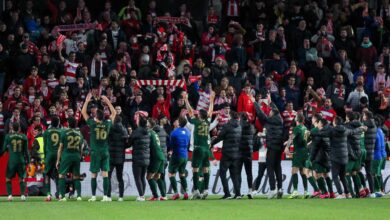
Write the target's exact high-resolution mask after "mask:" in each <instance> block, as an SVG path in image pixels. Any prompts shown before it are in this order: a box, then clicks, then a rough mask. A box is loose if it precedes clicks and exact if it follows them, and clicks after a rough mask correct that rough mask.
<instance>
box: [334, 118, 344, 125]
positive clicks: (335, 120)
mask: <svg viewBox="0 0 390 220" xmlns="http://www.w3.org/2000/svg"><path fill="white" fill-rule="evenodd" d="M343 121H344V120H343V118H342V117H340V116H336V118H335V119H334V122H335V124H336V125H341V124H342V123H343Z"/></svg>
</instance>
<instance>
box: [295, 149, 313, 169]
mask: <svg viewBox="0 0 390 220" xmlns="http://www.w3.org/2000/svg"><path fill="white" fill-rule="evenodd" d="M308 158H309V154H308V151H307V149H306V148H304V149H297V150H296V151H295V152H294V154H293V159H292V167H298V168H306V160H307V159H308Z"/></svg>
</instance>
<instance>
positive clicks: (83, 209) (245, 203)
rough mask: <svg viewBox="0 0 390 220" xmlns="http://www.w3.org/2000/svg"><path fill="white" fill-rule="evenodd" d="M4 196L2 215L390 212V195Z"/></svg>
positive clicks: (349, 215) (237, 217) (370, 215)
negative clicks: (143, 198) (147, 199)
mask: <svg viewBox="0 0 390 220" xmlns="http://www.w3.org/2000/svg"><path fill="white" fill-rule="evenodd" d="M6 200H7V199H6V197H0V219H7V220H12V219H23V220H27V219H33V220H35V219H42V220H43V219H44V220H46V219H53V220H62V219H64V220H65V219H66V220H68V219H70V220H78V219H82V220H87V219H94V220H100V219H110V220H111V219H112V220H116V219H123V220H124V219H136V220H137V219H158V220H160V219H170V220H175V219H182V220H189V219H199V220H203V219H209V220H214V219H223V220H228V219H234V220H241V219H267V220H268V219H283V220H287V219H296V220H303V219H342V220H349V219H351V220H352V219H353V220H356V219H364V220H368V219H375V220H376V219H387V218H388V217H389V216H390V197H386V198H381V199H351V200H320V199H308V200H303V199H295V200H289V199H282V200H267V199H265V198H255V199H254V200H247V199H243V200H239V201H237V200H229V201H220V200H218V197H211V198H209V199H208V200H206V201H165V202H143V203H140V202H134V197H127V198H126V201H125V202H122V203H120V202H116V201H113V202H111V203H102V202H94V203H89V202H87V201H86V200H87V199H85V200H84V201H83V202H76V201H72V200H70V201H69V200H68V202H66V203H60V202H57V201H53V202H50V203H48V202H43V198H42V197H41V198H28V201H27V202H20V199H19V198H18V197H16V198H14V201H13V202H7V201H6Z"/></svg>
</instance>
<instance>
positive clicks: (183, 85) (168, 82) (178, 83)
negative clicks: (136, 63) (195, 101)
mask: <svg viewBox="0 0 390 220" xmlns="http://www.w3.org/2000/svg"><path fill="white" fill-rule="evenodd" d="M137 86H139V87H141V86H171V87H181V88H183V89H184V90H187V88H186V81H185V80H183V79H181V80H162V79H157V80H137Z"/></svg>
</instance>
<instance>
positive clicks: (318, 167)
mask: <svg viewBox="0 0 390 220" xmlns="http://www.w3.org/2000/svg"><path fill="white" fill-rule="evenodd" d="M313 170H314V171H316V173H329V168H326V167H324V166H323V165H321V164H319V163H316V162H314V163H313Z"/></svg>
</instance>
